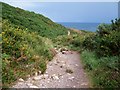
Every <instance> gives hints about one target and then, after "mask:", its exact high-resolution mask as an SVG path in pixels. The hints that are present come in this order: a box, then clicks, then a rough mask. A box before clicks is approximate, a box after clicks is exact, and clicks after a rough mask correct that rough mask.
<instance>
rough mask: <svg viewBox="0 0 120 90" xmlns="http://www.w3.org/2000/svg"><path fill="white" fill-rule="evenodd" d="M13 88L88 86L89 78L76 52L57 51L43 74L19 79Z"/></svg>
mask: <svg viewBox="0 0 120 90" xmlns="http://www.w3.org/2000/svg"><path fill="white" fill-rule="evenodd" d="M13 88H89V80H88V78H87V77H86V73H85V72H84V70H83V67H82V65H81V63H80V55H79V53H77V52H74V51H73V52H72V53H71V52H69V51H66V54H62V53H61V52H59V53H58V54H57V55H56V56H55V57H54V58H53V60H52V61H50V62H49V63H48V65H47V70H46V72H45V73H44V74H41V75H38V76H33V77H30V78H28V79H27V80H23V79H19V81H18V82H17V84H16V85H14V86H13Z"/></svg>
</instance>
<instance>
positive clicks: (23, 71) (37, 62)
mask: <svg viewBox="0 0 120 90" xmlns="http://www.w3.org/2000/svg"><path fill="white" fill-rule="evenodd" d="M0 4H2V22H1V23H2V24H1V23H0V24H1V25H2V27H1V28H2V33H1V34H0V37H1V36H2V43H1V42H0V45H1V44H2V85H3V87H6V86H7V87H9V86H10V85H11V84H12V83H14V82H15V81H16V80H17V79H18V78H26V76H27V75H32V74H33V73H35V72H38V71H39V70H40V71H41V72H42V73H43V72H44V71H45V70H46V64H47V62H48V61H49V60H51V59H52V58H53V54H52V52H51V51H50V49H51V48H53V43H52V39H54V38H56V37H57V36H59V35H65V34H67V29H66V28H65V27H63V26H62V25H59V24H56V23H54V22H53V21H51V20H50V19H48V18H47V17H44V16H42V15H40V14H36V13H34V12H29V11H25V10H22V9H20V8H15V7H13V6H10V5H8V4H5V3H0Z"/></svg>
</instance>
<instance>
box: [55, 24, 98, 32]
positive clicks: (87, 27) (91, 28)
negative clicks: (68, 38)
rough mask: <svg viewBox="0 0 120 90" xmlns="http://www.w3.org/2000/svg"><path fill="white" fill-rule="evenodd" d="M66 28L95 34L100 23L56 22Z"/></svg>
mask: <svg viewBox="0 0 120 90" xmlns="http://www.w3.org/2000/svg"><path fill="white" fill-rule="evenodd" d="M57 23H59V24H61V25H63V26H65V27H67V28H75V29H78V30H86V31H92V32H95V31H96V30H97V27H98V26H99V24H100V23H78V22H57Z"/></svg>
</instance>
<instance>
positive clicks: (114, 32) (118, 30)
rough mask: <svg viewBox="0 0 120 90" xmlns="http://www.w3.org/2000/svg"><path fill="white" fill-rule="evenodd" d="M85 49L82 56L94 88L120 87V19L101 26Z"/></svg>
mask: <svg viewBox="0 0 120 90" xmlns="http://www.w3.org/2000/svg"><path fill="white" fill-rule="evenodd" d="M83 47H84V48H85V49H87V50H85V51H84V52H83V53H82V55H81V56H82V59H83V60H84V61H83V62H84V65H85V68H86V69H87V71H88V72H89V74H90V75H91V76H92V81H93V85H94V87H120V19H116V20H115V21H113V20H112V24H110V25H107V24H101V25H99V27H98V30H97V32H96V34H95V35H92V36H89V37H87V38H86V39H85V41H84V42H83Z"/></svg>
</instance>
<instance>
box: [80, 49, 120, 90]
mask: <svg viewBox="0 0 120 90" xmlns="http://www.w3.org/2000/svg"><path fill="white" fill-rule="evenodd" d="M119 58H120V57H118V56H112V57H101V58H98V57H97V56H96V54H95V53H94V52H90V51H88V50H85V51H83V52H82V53H81V59H82V62H83V65H84V68H85V70H86V71H87V72H88V74H89V76H90V77H91V81H92V85H93V87H96V88H98V87H99V88H118V87H120V70H119V63H118V60H119Z"/></svg>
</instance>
